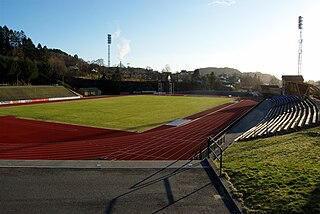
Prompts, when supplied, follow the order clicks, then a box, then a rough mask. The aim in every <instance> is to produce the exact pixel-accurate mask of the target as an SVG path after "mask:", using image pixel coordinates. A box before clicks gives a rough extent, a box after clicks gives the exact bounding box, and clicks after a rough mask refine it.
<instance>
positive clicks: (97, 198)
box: [0, 161, 230, 213]
mask: <svg viewBox="0 0 320 214" xmlns="http://www.w3.org/2000/svg"><path fill="white" fill-rule="evenodd" d="M211 173H212V171H211V168H210V167H209V165H207V164H206V163H205V162H199V161H0V210H1V213H230V211H229V210H228V208H227V207H226V205H225V202H224V199H223V197H221V196H220V195H219V193H218V192H217V190H216V188H215V186H214V185H213V184H212V179H211V177H212V175H211Z"/></svg>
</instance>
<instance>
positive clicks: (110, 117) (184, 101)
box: [0, 96, 232, 131]
mask: <svg viewBox="0 0 320 214" xmlns="http://www.w3.org/2000/svg"><path fill="white" fill-rule="evenodd" d="M231 100H232V99H230V98H212V97H182V96H123V97H113V98H101V99H90V100H79V101H70V102H56V103H45V104H33V105H23V106H12V107H2V108H0V116H1V115H2V116H4V115H11V116H16V117H24V118H32V119H39V120H47V121H57V122H64V123H71V124H80V125H89V126H96V127H104V128H112V129H119V130H127V131H145V130H148V129H151V128H154V127H157V126H160V125H163V124H166V123H168V122H171V121H173V120H175V119H179V118H184V117H186V116H189V115H192V114H195V113H198V112H201V111H204V110H206V109H209V108H212V107H214V106H218V105H221V104H223V103H226V102H229V101H231Z"/></svg>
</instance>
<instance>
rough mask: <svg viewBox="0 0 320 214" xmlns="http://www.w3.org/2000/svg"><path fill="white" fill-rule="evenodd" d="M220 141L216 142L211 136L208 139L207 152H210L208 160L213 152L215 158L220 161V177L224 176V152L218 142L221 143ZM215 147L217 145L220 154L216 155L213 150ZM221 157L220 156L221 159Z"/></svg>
mask: <svg viewBox="0 0 320 214" xmlns="http://www.w3.org/2000/svg"><path fill="white" fill-rule="evenodd" d="M220 139H222V138H220ZM220 139H219V140H214V138H213V137H211V136H209V137H208V148H207V150H208V158H210V152H211V153H212V154H213V155H214V156H215V158H216V159H218V160H219V174H220V175H219V176H221V175H222V153H223V150H222V148H221V146H220V145H219V143H218V141H220ZM211 142H212V143H211ZM213 145H215V146H217V147H218V148H219V150H220V154H216V152H215V149H212V148H211V147H212V146H213ZM219 156H220V158H219Z"/></svg>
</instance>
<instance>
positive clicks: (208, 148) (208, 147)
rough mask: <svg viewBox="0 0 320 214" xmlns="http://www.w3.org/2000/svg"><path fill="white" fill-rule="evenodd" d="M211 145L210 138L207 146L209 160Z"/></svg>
mask: <svg viewBox="0 0 320 214" xmlns="http://www.w3.org/2000/svg"><path fill="white" fill-rule="evenodd" d="M210 143H211V140H210V137H208V145H207V151H208V156H207V157H208V158H210Z"/></svg>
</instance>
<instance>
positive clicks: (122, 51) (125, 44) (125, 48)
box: [118, 39, 131, 61]
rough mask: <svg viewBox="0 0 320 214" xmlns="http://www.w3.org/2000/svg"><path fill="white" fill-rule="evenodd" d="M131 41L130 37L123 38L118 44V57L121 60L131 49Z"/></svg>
mask: <svg viewBox="0 0 320 214" xmlns="http://www.w3.org/2000/svg"><path fill="white" fill-rule="evenodd" d="M130 42H131V41H130V40H128V39H122V41H121V43H120V44H118V49H119V52H118V59H119V60H120V61H122V59H123V58H124V57H125V56H126V55H127V54H128V53H129V52H130V51H131V47H130Z"/></svg>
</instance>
